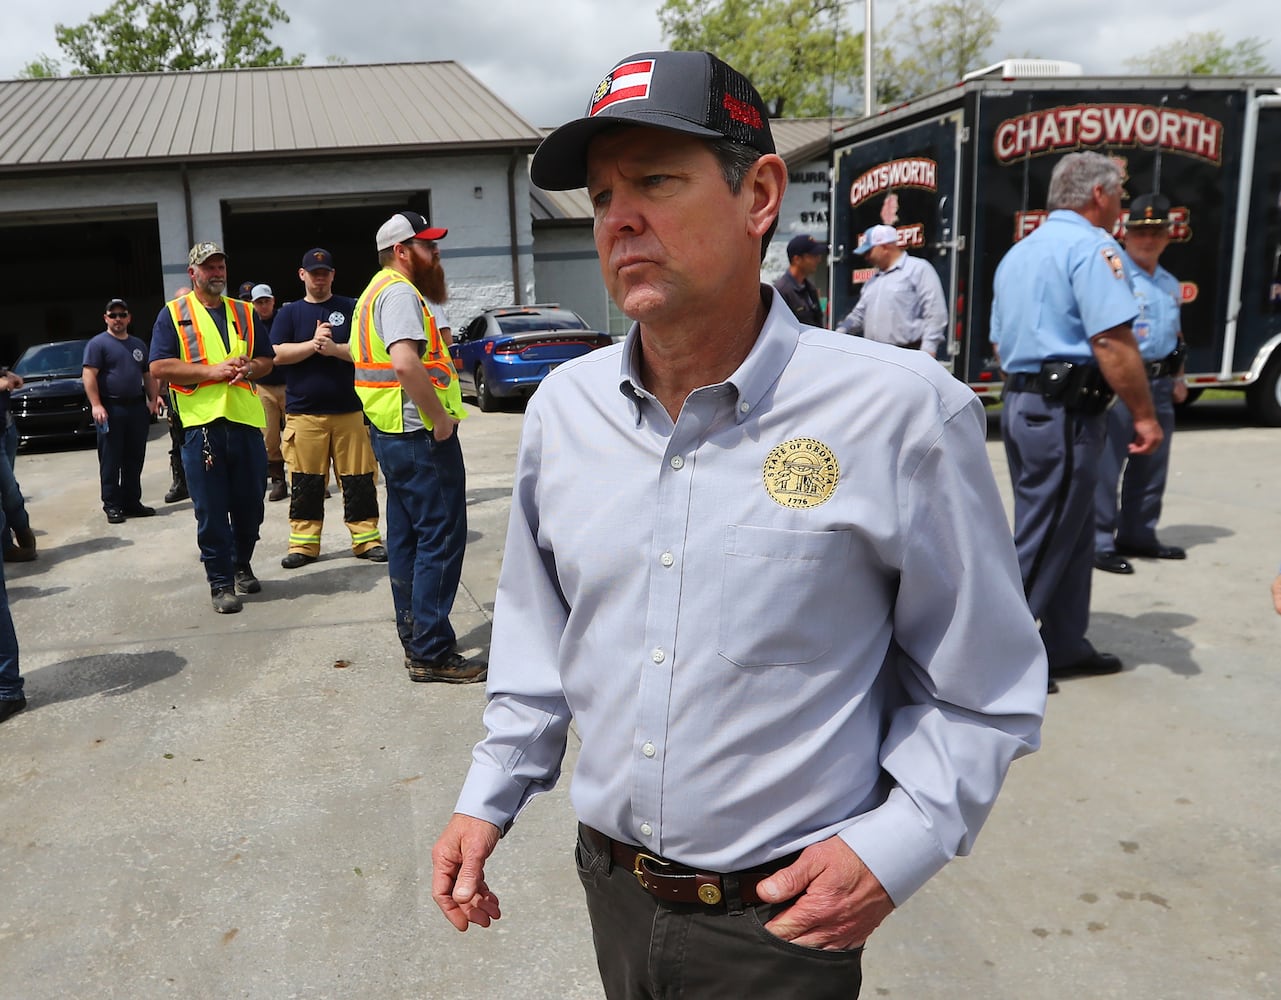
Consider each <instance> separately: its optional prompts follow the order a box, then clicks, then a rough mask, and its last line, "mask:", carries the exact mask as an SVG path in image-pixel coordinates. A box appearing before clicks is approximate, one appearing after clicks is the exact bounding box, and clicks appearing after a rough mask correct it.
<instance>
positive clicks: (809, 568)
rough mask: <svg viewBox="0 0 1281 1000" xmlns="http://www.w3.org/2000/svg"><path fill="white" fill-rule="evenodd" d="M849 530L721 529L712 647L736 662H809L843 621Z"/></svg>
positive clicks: (825, 648)
mask: <svg viewBox="0 0 1281 1000" xmlns="http://www.w3.org/2000/svg"><path fill="white" fill-rule="evenodd" d="M849 551H850V533H849V532H847V531H789V530H786V529H782V528H760V527H753V526H749V525H742V524H732V525H729V526H728V527H727V528H726V529H725V551H724V563H723V569H722V573H721V600H720V623H719V635H718V638H717V647H716V649H717V652H718V653H719V654H720V655H721V656H722V657H724V658H725V659H726V660H729V661H730V662H731V663H735V664H737V665H738V666H741V667H765V666H786V665H788V664H803V663H812V662H814V661H815V660H817V659H819V658H820V657H822V656H824V655H826V654H827V653H828V652H829V651H830V650H831V648H832V645H833V643H834V637H835V633H836V628H837V624H838V623H839V622H840V621H843V620H844V618H845V616H846V614H847V613H846V612H845V611H843V610H842V608H843V607H844V606H845V605H846V604H847V603H848V601H849V595H848V594H847V593H846V584H847V581H848V576H847V574H846V570H847V568H848V562H849Z"/></svg>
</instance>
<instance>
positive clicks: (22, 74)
mask: <svg viewBox="0 0 1281 1000" xmlns="http://www.w3.org/2000/svg"><path fill="white" fill-rule="evenodd" d="M61 75H62V67H61V66H59V65H58V60H57V59H55V58H53V56H47V55H45V54H44V53H43V52H42V53H41V54H40V55H39V57H38V58H36V59H33V60H31V62H29V63H27V65H25V66H23V67H22V69H20V70H18V77H19V79H24V80H44V79H47V78H49V77H54V76H61Z"/></svg>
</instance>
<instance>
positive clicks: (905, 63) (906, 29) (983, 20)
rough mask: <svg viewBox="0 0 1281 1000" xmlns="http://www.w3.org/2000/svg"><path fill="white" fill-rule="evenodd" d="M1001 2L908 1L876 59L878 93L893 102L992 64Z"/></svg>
mask: <svg viewBox="0 0 1281 1000" xmlns="http://www.w3.org/2000/svg"><path fill="white" fill-rule="evenodd" d="M998 4H999V0H934V2H932V3H927V2H925V0H908V2H907V3H906V4H904V6H903V8H902V12H901V14H900V16H899V20H898V24H897V28H896V30H895V31H894V33H893V34H892V36H891V44H890V45H888V46H886V47H885V48H884V49H883V50H882V51H881V53H880V54H879V55H878V57H877V61H878V65H877V67H876V68H877V73H876V77H877V93H878V96H879V97H880V99H881V101H882V102H883V103H886V104H894V103H897V102H898V101H906V100H909V99H911V98H913V97H918V96H920V95H921V94H928V93H930V92H931V91H935V90H940V89H942V88H943V87H949V86H951V85H952V84H954V83H956V82H957V81H958V80H960V79H961V77H963V76H964V75H965V74H966V73H968V72H970V71H971V70H976V69H980V68H981V67H983V66H985V65H987V64H988V63H989V62H991V59H989V58H988V53H989V51H990V50H991V47H992V41H993V39H995V38H996V33H997V31H999V30H1000V27H1001V22H1000V20H999V19H998V18H997V16H996V7H997V6H998Z"/></svg>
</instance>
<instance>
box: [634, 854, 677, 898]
mask: <svg viewBox="0 0 1281 1000" xmlns="http://www.w3.org/2000/svg"><path fill="white" fill-rule="evenodd" d="M643 861H652V862H654V864H656V865H662V866H663V867H664V868H666V867H668V865H669V864H670V862H668V861H664V860H663V859H662V858H656V857H654V855H652V854H646V853H645V852H644V851H637V852H636V857H635V859H633V861H632V874H633V875H635V876H636V881H637V882H639V883H640V884H641V888H642V889H644V890H645V891H646V892H653V891H654V890H653V889H652V888H651V887H650V885H649V883H648V882H646V881H645V875H646V872H645V869H644V868H643V867H642V865H641V862H643Z"/></svg>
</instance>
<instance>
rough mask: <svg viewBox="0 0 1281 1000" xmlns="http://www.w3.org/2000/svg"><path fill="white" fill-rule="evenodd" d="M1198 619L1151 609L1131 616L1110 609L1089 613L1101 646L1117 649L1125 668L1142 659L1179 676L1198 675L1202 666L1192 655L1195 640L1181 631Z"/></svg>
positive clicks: (1138, 662)
mask: <svg viewBox="0 0 1281 1000" xmlns="http://www.w3.org/2000/svg"><path fill="white" fill-rule="evenodd" d="M1197 621H1198V619H1197V618H1195V617H1194V616H1192V615H1186V614H1181V613H1178V612H1173V611H1149V612H1146V613H1144V614H1141V615H1135V616H1133V617H1129V616H1126V615H1119V614H1115V613H1113V612H1109V611H1093V612H1091V613H1090V634H1091V637H1092V638H1094V639H1095V640H1096V641H1095V643H1094V645H1095V646H1096V647H1097V648H1098V649H1102V650H1106V651H1108V652H1112V653H1116V654H1117V655H1118V656H1120V657H1121V659H1122V660H1123V661H1124V662H1125V669H1126V670H1133V669H1134V668H1135V667H1136V666H1137V665H1139V664H1141V663H1144V664H1146V663H1151V664H1155V665H1156V666H1158V667H1164V668H1165V669H1166V670H1168V671H1169V672H1170V673H1172V674H1175V675H1177V676H1179V677H1196V676H1197V675H1198V674H1200V673H1201V666H1200V664H1198V663H1197V662H1196V660H1194V659H1193V658H1192V642H1191V641H1190V640H1188V639H1185V638H1184V637H1183V636H1181V635H1179V634H1178V630H1179V629H1186V628H1191V627H1192V626H1193V625H1195V624H1196V623H1197Z"/></svg>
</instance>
